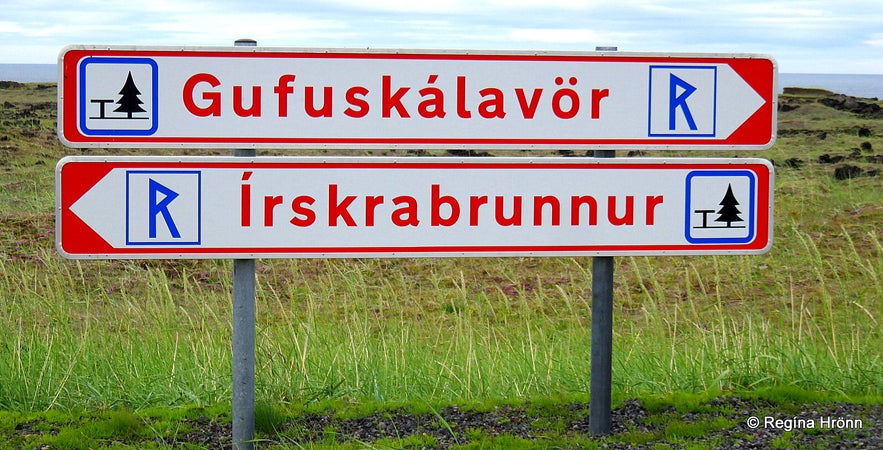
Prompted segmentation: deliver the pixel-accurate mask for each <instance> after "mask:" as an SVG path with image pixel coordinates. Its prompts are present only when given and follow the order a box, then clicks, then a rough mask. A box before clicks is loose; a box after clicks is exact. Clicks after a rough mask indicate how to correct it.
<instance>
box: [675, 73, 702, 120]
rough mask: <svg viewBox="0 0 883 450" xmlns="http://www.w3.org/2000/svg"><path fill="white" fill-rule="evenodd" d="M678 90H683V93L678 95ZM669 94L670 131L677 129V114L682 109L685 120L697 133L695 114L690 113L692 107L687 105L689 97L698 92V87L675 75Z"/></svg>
mask: <svg viewBox="0 0 883 450" xmlns="http://www.w3.org/2000/svg"><path fill="white" fill-rule="evenodd" d="M678 88H681V89H683V92H681V93H680V94H678ZM668 92H669V93H668V99H669V101H668V129H669V130H674V129H675V128H677V127H676V125H675V122H676V121H675V113H676V112H677V110H678V108H680V109H681V112H683V113H684V119H686V120H687V125H688V126H689V127H690V129H691V130H693V131H696V129H697V127H696V122H695V121H693V114H691V113H690V107H689V106H688V105H687V97H689V96H690V95H692V94H693V93H694V92H696V87H695V86H693V85H691V84H690V83H687V82H686V81H684V80H682V79H680V78H678V77H676V76H675V74H671V78H670V79H669V91H668Z"/></svg>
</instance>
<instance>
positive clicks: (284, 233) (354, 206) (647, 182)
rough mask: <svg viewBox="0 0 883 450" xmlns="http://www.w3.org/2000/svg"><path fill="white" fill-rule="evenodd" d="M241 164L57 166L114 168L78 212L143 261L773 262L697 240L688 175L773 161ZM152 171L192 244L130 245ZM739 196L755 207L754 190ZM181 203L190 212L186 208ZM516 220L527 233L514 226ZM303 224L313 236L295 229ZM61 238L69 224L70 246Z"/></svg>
mask: <svg viewBox="0 0 883 450" xmlns="http://www.w3.org/2000/svg"><path fill="white" fill-rule="evenodd" d="M243 159H245V158H204V157H203V158H200V157H191V158H187V157H182V158H163V157H152V158H147V159H146V161H150V163H151V164H149V166H150V167H145V164H144V162H145V159H143V158H142V159H141V160H136V161H140V162H139V163H138V164H130V165H131V166H132V167H127V163H133V162H135V161H133V159H132V158H125V157H123V158H97V159H96V158H89V157H68V158H65V159H63V160H62V161H61V162H60V163H59V167H58V177H59V186H63V185H64V173H65V171H64V168H65V166H66V165H68V164H76V163H81V162H96V161H99V162H105V161H106V162H108V163H109V164H112V165H114V167H115V168H113V169H112V170H110V171H109V172H108V173H107V175H106V176H104V177H103V178H102V179H101V180H100V181H99V182H98V183H97V184H95V185H94V186H93V187H92V188H91V189H89V190H88V191H87V192H86V193H85V194H84V195H82V196H81V197H80V198H79V199H76V201H75V202H73V204H72V205H71V206H70V211H72V212H73V213H74V214H75V215H76V216H77V217H79V218H80V219H81V220H83V221H84V222H85V223H86V224H87V225H88V226H89V227H90V228H92V229H93V230H94V231H95V232H96V233H97V234H98V235H100V236H101V237H102V238H103V239H104V240H106V241H107V242H108V243H109V244H110V245H111V246H112V247H114V248H115V249H123V250H120V252H121V253H123V254H126V253H127V252H128V251H131V252H132V254H133V255H134V254H138V253H139V252H157V251H161V250H163V249H168V251H167V252H165V253H167V254H171V255H173V256H174V255H176V254H179V253H181V254H187V253H194V257H221V256H222V255H228V254H229V255H238V256H240V257H246V255H248V256H278V257H287V256H311V257H317V256H372V255H373V256H412V255H417V256H427V255H428V256H435V255H443V256H461V255H512V254H521V255H544V254H545V255H552V254H555V255H559V254H560V255H571V254H572V255H587V254H601V253H611V252H612V253H615V254H694V253H695V254H701V253H740V252H743V253H758V252H760V253H762V252H765V251H766V250H767V249H768V248H769V244H770V243H771V242H763V243H761V244H760V245H758V244H757V242H753V241H752V240H745V241H743V242H739V243H736V244H733V245H722V244H719V243H716V244H715V245H704V244H697V243H695V242H690V241H689V239H688V237H687V236H686V235H685V221H686V220H690V219H686V217H688V216H689V214H686V211H687V208H696V207H697V203H696V201H693V205H687V198H686V197H687V192H686V190H687V185H686V184H685V180H686V179H687V177H688V175H689V174H690V173H693V172H696V171H697V170H701V171H702V173H714V171H721V172H726V171H732V170H733V169H734V168H744V167H751V169H750V170H757V169H761V170H760V171H766V170H769V171H770V174H758V175H756V176H757V177H759V178H762V179H767V178H771V171H772V168H771V166H770V165H769V163H768V162H766V161H764V160H758V159H738V160H721V159H688V160H680V159H675V160H672V159H668V160H658V159H643V158H629V159H622V160H614V161H612V162H610V161H604V160H598V159H591V158H542V159H529V158H514V159H513V158H493V159H488V160H479V161H476V160H475V159H470V160H461V159H456V158H400V159H391V158H361V159H359V158H355V159H354V158H273V157H265V158H247V159H245V161H243ZM151 170H155V171H156V172H157V173H158V175H157V177H156V179H157V180H158V181H159V182H164V183H166V184H168V186H166V187H168V188H171V189H173V190H176V193H178V194H179V196H178V198H176V199H175V200H174V201H172V202H170V203H169V204H168V205H167V207H168V208H167V210H168V212H169V213H170V216H171V217H172V220H174V221H175V223H176V224H178V226H179V227H180V229H181V230H182V231H181V238H180V241H179V242H180V243H176V242H175V239H172V238H171V237H170V236H169V233H168V231H167V230H166V229H165V228H164V227H166V225H167V221H166V220H164V218H163V217H161V216H157V215H156V213H154V216H155V217H154V220H156V224H157V225H156V226H157V228H158V229H157V238H156V241H155V242H154V243H151V242H150V240H149V239H140V241H139V243H138V245H134V246H133V245H127V244H126V230H127V229H138V230H141V232H140V235H141V236H143V235H144V232H143V230H144V227H145V225H144V224H143V222H145V221H147V220H149V219H150V218H149V217H148V215H147V214H146V213H144V212H143V211H146V210H147V209H148V208H149V207H150V206H149V202H148V199H147V195H146V194H144V193H143V189H141V193H140V194H139V195H138V196H137V197H131V198H128V199H127V197H126V195H127V194H126V192H127V189H126V182H127V181H126V180H127V178H132V175H131V174H132V173H135V174H136V175H137V177H139V179H140V178H143V177H144V176H146V174H149V172H150V171H151ZM176 170H178V171H181V172H182V174H186V175H188V177H182V178H187V179H188V180H192V179H193V178H192V176H190V174H192V173H193V172H198V173H199V174H200V180H201V181H200V185H201V186H200V187H199V190H200V192H191V190H194V191H195V189H196V188H195V187H194V186H195V185H194V183H192V182H189V181H188V182H178V181H174V180H175V177H174V173H175V171H176ZM746 170H748V169H744V170H741V172H745V171H746ZM743 178H744V175H741V176H737V177H736V178H735V180H736V182H741V181H742V179H743ZM732 181H733V180H730V179H729V178H728V177H726V176H721V177H705V178H704V179H703V183H705V184H704V186H711V184H713V183H717V184H720V185H721V186H723V187H722V189H723V190H722V191H721V192H725V191H726V185H727V183H729V182H732ZM771 181H772V180H770V183H771ZM141 184H143V182H141ZM59 189H62V188H61V187H60V188H59ZM178 191H181V192H178ZM738 195H740V196H742V197H744V196H745V191H744V190H740V194H738ZM752 195H755V196H758V195H765V196H767V198H766V199H758V198H755V199H754V200H752V201H751V203H753V204H754V205H760V204H763V205H768V207H769V208H770V211H767V214H763V215H762V216H763V217H769V215H770V214H771V207H772V195H771V186H770V192H766V193H757V192H755V193H753V194H752ZM581 196H591V197H593V198H594V199H595V202H596V206H593V208H592V209H594V211H595V216H596V223H595V224H590V223H589V209H590V208H589V206H586V205H582V206H578V208H579V212H578V213H577V214H576V218H574V215H573V210H572V206H573V199H574V198H575V197H581ZM538 197H541V198H546V197H549V198H547V199H546V200H549V201H550V202H551V203H557V204H558V207H553V206H551V205H550V204H547V203H544V202H543V201H540V203H542V205H540V204H538V203H535V202H536V201H537V200H536V198H538ZM552 197H554V198H555V200H551V198H552ZM138 198H140V200H137V199H138ZM157 198H160V197H157ZM433 198H435V200H433ZM516 198H520V201H521V209H520V214H516V213H515V212H516V207H515V204H516V202H517V201H518V200H516ZM629 198H631V199H629ZM307 199H311V200H307ZM694 200H695V199H694ZM760 200H766V201H760ZM139 201H140V202H141V203H140V206H139V203H138V202H139ZM155 201H156V200H155ZM742 201H743V202H744V203H743V204H744V205H745V206H743V207H742V209H743V210H744V211H743V212H744V213H745V217H746V218H750V219H751V220H758V219H757V218H758V216H759V215H760V214H758V212H757V211H747V210H746V208H747V205H748V204H749V202H748V201H747V199H744V198H743V199H742ZM175 202H178V203H177V204H176V203H175ZM497 202H499V205H500V206H501V207H502V208H498V204H497ZM628 202H632V206H631V208H629V207H628V206H627V204H628ZM719 202H720V199H719V198H715V199H710V200H709V201H708V202H706V203H710V205H700V206H702V207H709V208H715V207H717V204H718V203H719ZM369 204H373V206H369ZM452 204H456V206H455V207H452ZM181 205H189V206H188V208H184V209H181V208H182V206H181ZM537 206H539V209H540V212H539V215H537V211H536V209H537ZM611 206H612V207H613V210H611ZM175 208H177V209H175ZM60 209H61V206H60ZM454 209H456V210H457V212H456V213H454ZM135 210H140V211H142V212H141V213H137V214H135V213H133V212H132V211H135ZM194 210H198V218H197V217H196V216H194V214H195V211H194ZM415 214H416V215H415ZM513 215H514V216H515V217H517V219H518V220H519V221H520V223H519V224H517V225H505V223H508V222H509V221H510V220H511V218H512V217H513ZM244 216H247V219H246V218H244ZM629 216H630V218H627V217H629ZM454 218H456V219H454ZM397 220H398V223H399V224H397V222H396V221H397ZM298 221H299V222H300V225H301V226H298V225H295V224H293V223H294V222H298ZM434 221H435V222H439V221H440V222H441V223H435V224H434V223H433V222H434ZM556 221H557V224H556ZM574 221H575V222H574ZM129 222H131V223H129ZM402 222H407V224H405V225H402V224H401V223H402ZM501 222H503V223H504V224H501ZM196 223H199V224H200V225H199V226H200V227H201V229H200V230H199V231H198V236H200V239H199V242H198V243H194V242H193V238H192V236H195V235H197V232H196V231H195V230H193V225H192V224H196ZM180 224H184V225H180ZM188 224H189V225H188ZM753 226H754V228H755V229H759V228H761V227H762V228H763V229H764V231H765V232H764V233H760V234H761V235H762V236H764V237H765V236H767V235H768V234H769V233H768V232H769V231H770V230H769V226H770V224H768V223H755V224H753ZM166 228H167V227H166ZM183 230H187V231H186V232H185V231H183ZM723 231H727V230H723ZM63 234H64V229H63V226H61V225H59V236H61V235H63ZM703 236H704V237H709V238H714V237H715V236H714V235H713V234H711V235H703ZM729 236H731V234H725V235H721V237H729ZM62 241H63V239H62ZM62 247H63V246H62ZM746 248H747V250H746ZM206 249H208V250H206ZM60 250H61V251H62V253H65V252H64V250H63V248H61V247H60ZM191 250H192V251H191ZM204 252H208V253H210V254H208V255H206V254H203V253H204ZM69 256H74V257H76V255H69ZM85 257H89V256H85ZM148 257H149V256H148ZM153 257H161V256H153ZM166 257H168V255H167V256H166Z"/></svg>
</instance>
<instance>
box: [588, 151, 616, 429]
mask: <svg viewBox="0 0 883 450" xmlns="http://www.w3.org/2000/svg"><path fill="white" fill-rule="evenodd" d="M615 156H616V151H614V150H595V157H596V158H613V157H615ZM591 352H592V355H591V358H592V366H591V367H592V372H591V381H590V385H589V397H590V398H589V432H591V433H592V434H595V435H601V434H608V433H610V392H611V388H612V371H613V257H612V256H595V257H594V258H592V350H591Z"/></svg>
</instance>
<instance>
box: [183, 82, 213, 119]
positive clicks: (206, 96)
mask: <svg viewBox="0 0 883 450" xmlns="http://www.w3.org/2000/svg"><path fill="white" fill-rule="evenodd" d="M199 83H208V84H209V86H211V87H218V86H219V85H220V84H221V82H220V80H218V79H217V78H216V77H215V76H214V75H212V74H208V73H198V74H196V75H193V76H192V77H190V78H188V79H187V82H185V83H184V92H183V94H184V107H186V108H187V111H190V114H193V115H194V116H199V117H208V116H220V115H221V93H220V92H211V91H208V92H203V93H202V99H203V100H208V102H209V104H208V106H205V107H201V106H198V105H197V104H196V102H194V101H193V90H194V89H196V85H197V84H199Z"/></svg>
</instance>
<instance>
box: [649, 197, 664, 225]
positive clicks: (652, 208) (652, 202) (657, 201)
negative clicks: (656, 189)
mask: <svg viewBox="0 0 883 450" xmlns="http://www.w3.org/2000/svg"><path fill="white" fill-rule="evenodd" d="M662 201H663V197H662V196H661V195H656V196H652V197H651V196H649V195H648V196H647V225H653V224H654V222H655V221H656V206H657V205H661V204H662Z"/></svg>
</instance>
